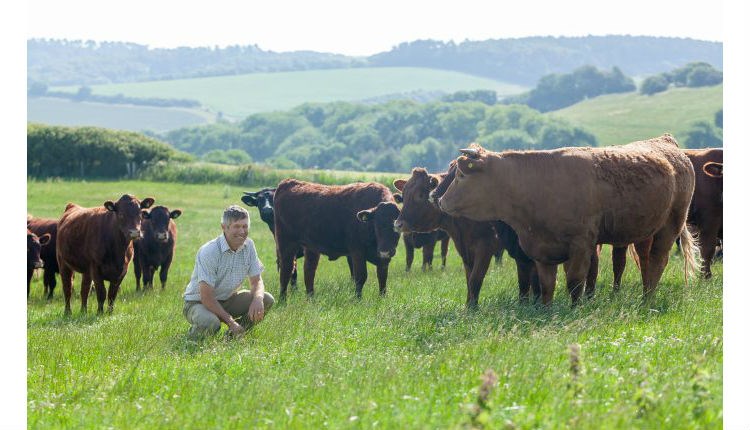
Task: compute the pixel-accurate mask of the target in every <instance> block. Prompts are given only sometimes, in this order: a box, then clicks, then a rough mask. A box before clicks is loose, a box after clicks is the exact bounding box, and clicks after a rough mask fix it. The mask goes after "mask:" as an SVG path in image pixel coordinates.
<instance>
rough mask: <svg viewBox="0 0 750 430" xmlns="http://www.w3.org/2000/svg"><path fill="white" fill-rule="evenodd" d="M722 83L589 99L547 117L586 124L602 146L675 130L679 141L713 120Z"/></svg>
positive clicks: (720, 103)
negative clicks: (694, 125)
mask: <svg viewBox="0 0 750 430" xmlns="http://www.w3.org/2000/svg"><path fill="white" fill-rule="evenodd" d="M723 89H724V86H723V85H716V86H713V87H702V88H671V89H669V90H667V91H665V92H662V93H658V94H654V95H652V96H645V95H641V94H638V93H635V92H632V93H627V94H610V95H605V96H600V97H596V98H593V99H589V100H586V101H583V102H580V103H577V104H575V105H573V106H570V107H568V108H565V109H561V110H558V111H554V112H549V113H546V114H545V116H550V117H557V118H563V119H566V120H568V121H569V122H570V123H572V124H574V125H576V126H579V127H583V128H584V129H585V130H586V131H588V132H590V133H591V134H593V135H594V136H596V139H597V140H598V141H599V145H601V146H607V145H621V144H624V143H628V142H632V141H635V140H643V139H648V138H651V137H655V136H659V135H661V134H663V133H672V134H673V135H674V136H675V138H676V139H677V141H678V142H680V143H682V142H683V141H684V140H685V138H686V137H687V131H688V130H689V129H690V126H691V124H692V123H694V122H696V121H701V120H703V121H708V122H713V119H714V114H715V113H716V112H717V111H718V110H719V109H722V106H723Z"/></svg>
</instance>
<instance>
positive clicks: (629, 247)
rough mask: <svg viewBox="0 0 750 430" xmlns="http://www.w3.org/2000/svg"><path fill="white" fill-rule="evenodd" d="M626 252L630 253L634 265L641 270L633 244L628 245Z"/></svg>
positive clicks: (639, 260)
mask: <svg viewBox="0 0 750 430" xmlns="http://www.w3.org/2000/svg"><path fill="white" fill-rule="evenodd" d="M628 254H630V258H632V259H633V261H634V262H635V266H636V267H637V268H638V270H639V271H640V270H641V259H640V258H638V253H637V252H636V251H635V244H633V243H631V244H630V245H628Z"/></svg>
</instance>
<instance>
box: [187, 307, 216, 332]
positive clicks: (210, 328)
mask: <svg viewBox="0 0 750 430" xmlns="http://www.w3.org/2000/svg"><path fill="white" fill-rule="evenodd" d="M186 313H187V315H186V316H187V317H188V321H189V322H190V324H191V327H190V333H189V336H190V337H191V338H197V337H201V336H206V335H212V334H215V333H217V332H218V331H219V330H221V320H219V317H217V316H216V315H214V313H212V312H211V311H209V310H208V309H205V308H204V307H203V306H202V305H194V306H193V307H192V309H189V310H188V311H187V312H186Z"/></svg>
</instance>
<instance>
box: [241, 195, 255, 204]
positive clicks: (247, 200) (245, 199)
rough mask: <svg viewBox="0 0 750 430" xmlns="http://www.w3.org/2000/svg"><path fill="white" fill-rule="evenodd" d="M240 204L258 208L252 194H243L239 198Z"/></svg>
mask: <svg viewBox="0 0 750 430" xmlns="http://www.w3.org/2000/svg"><path fill="white" fill-rule="evenodd" d="M241 200H242V203H244V204H246V205H248V206H258V199H257V198H256V196H255V195H254V194H245V195H244V196H242V198H241Z"/></svg>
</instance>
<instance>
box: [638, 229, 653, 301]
mask: <svg viewBox="0 0 750 430" xmlns="http://www.w3.org/2000/svg"><path fill="white" fill-rule="evenodd" d="M653 241H654V238H653V236H652V237H649V238H648V239H646V240H643V241H641V242H638V243H635V253H636V254H638V260H639V261H640V263H641V282H642V283H643V296H644V297H646V291H650V287H649V286H648V273H649V270H648V268H649V266H650V265H651V244H652V243H653Z"/></svg>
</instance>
